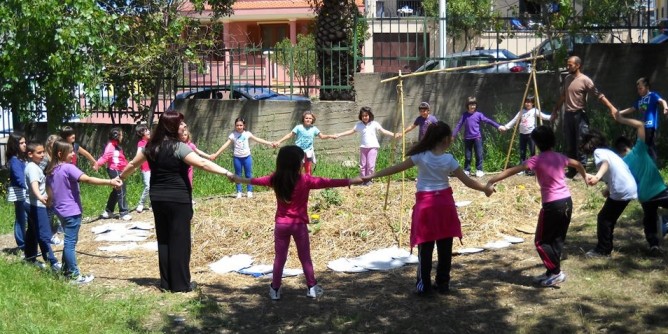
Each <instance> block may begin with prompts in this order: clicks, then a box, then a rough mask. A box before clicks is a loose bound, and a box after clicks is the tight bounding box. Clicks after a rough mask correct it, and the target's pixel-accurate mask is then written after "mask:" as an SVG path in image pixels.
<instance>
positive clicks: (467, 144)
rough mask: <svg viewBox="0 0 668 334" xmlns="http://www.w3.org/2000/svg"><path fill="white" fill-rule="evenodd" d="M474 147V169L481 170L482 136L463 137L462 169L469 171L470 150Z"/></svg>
mask: <svg viewBox="0 0 668 334" xmlns="http://www.w3.org/2000/svg"><path fill="white" fill-rule="evenodd" d="M474 149H475V169H476V170H479V171H482V138H475V139H464V170H465V171H467V172H470V171H471V151H472V150H474Z"/></svg>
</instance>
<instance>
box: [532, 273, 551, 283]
mask: <svg viewBox="0 0 668 334" xmlns="http://www.w3.org/2000/svg"><path fill="white" fill-rule="evenodd" d="M549 276H550V273H548V272H545V273H544V274H541V275H538V276H534V277H533V278H532V280H533V282H534V283H542V282H543V281H544V280H546V279H547V278H548V277H549Z"/></svg>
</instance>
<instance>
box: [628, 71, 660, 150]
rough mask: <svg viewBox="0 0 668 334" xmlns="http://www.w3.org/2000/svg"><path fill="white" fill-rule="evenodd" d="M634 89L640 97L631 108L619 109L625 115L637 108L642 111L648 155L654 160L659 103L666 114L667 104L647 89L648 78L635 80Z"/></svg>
mask: <svg viewBox="0 0 668 334" xmlns="http://www.w3.org/2000/svg"><path fill="white" fill-rule="evenodd" d="M636 89H637V91H638V95H640V98H639V99H638V100H637V101H636V103H635V104H634V105H633V107H631V108H627V109H624V110H621V111H620V113H621V114H622V115H625V114H627V113H631V112H635V111H637V110H639V111H640V112H641V113H643V114H644V115H643V117H644V119H645V144H646V145H647V149H648V151H649V155H650V156H651V157H652V159H653V160H654V162H656V161H657V160H656V159H657V156H656V145H655V144H654V137H655V134H656V131H657V130H658V129H659V108H658V105H659V104H660V105H661V107H662V108H663V113H664V114H668V104H667V103H666V100H664V99H662V98H661V96H659V94H657V93H655V92H650V91H649V79H647V78H644V77H643V78H640V79H638V81H636Z"/></svg>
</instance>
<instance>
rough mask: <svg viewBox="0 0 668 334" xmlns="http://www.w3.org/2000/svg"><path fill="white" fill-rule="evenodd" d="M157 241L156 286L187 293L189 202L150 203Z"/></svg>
mask: <svg viewBox="0 0 668 334" xmlns="http://www.w3.org/2000/svg"><path fill="white" fill-rule="evenodd" d="M151 204H152V205H153V216H154V218H155V234H156V236H157V238H158V262H159V266H160V287H161V288H162V289H163V290H167V291H173V292H187V291H190V290H191V287H190V251H191V237H190V221H191V220H192V218H193V207H192V203H173V202H160V201H155V202H154V201H151Z"/></svg>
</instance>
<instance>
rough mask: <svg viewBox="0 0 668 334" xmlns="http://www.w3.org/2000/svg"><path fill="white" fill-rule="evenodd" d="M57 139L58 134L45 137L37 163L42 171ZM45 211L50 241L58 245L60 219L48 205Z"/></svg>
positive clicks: (47, 162) (60, 230) (60, 229)
mask: <svg viewBox="0 0 668 334" xmlns="http://www.w3.org/2000/svg"><path fill="white" fill-rule="evenodd" d="M58 139H60V136H59V135H49V136H48V137H47V138H46V142H45V143H44V146H45V147H44V159H42V162H40V163H39V168H41V169H42V171H44V170H46V166H47V165H48V164H49V161H51V159H52V158H51V152H52V150H53V143H55V142H56V140H58ZM46 211H47V213H48V214H49V222H50V223H51V232H52V234H53V236H52V237H51V243H52V244H54V245H60V244H61V243H62V240H60V238H59V237H58V233H63V226H62V225H61V224H60V220H59V219H58V218H57V217H55V215H54V214H53V210H52V209H51V208H50V207H48V208H47V209H46Z"/></svg>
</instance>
